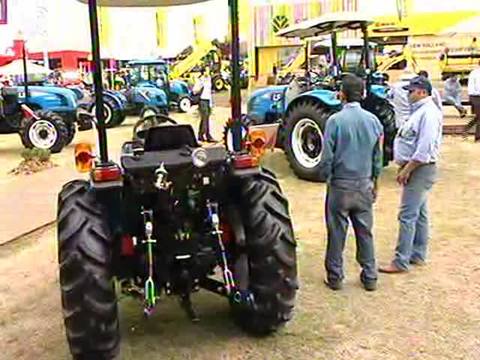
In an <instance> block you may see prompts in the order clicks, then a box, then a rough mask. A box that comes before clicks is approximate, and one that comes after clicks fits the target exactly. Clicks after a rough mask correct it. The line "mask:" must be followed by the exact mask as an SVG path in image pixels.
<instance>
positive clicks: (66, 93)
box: [28, 86, 77, 108]
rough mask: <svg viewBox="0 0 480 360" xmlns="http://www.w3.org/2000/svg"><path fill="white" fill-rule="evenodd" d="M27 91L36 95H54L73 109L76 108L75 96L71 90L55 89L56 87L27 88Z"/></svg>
mask: <svg viewBox="0 0 480 360" xmlns="http://www.w3.org/2000/svg"><path fill="white" fill-rule="evenodd" d="M28 89H29V91H32V93H37V94H39V95H40V94H51V95H56V96H58V97H59V98H63V99H65V100H64V101H66V103H68V105H69V106H72V107H73V108H76V106H77V95H76V94H75V92H74V91H73V90H70V89H65V88H61V87H56V86H29V87H28Z"/></svg>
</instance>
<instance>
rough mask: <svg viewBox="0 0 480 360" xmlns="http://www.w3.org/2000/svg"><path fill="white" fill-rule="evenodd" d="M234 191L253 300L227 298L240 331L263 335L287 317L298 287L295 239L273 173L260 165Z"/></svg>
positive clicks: (291, 309) (283, 322) (277, 326)
mask: <svg viewBox="0 0 480 360" xmlns="http://www.w3.org/2000/svg"><path fill="white" fill-rule="evenodd" d="M239 195H240V204H241V206H240V214H241V217H242V220H243V224H244V228H245V235H246V246H245V250H244V251H245V252H246V256H247V258H248V268H249V271H248V272H249V274H248V282H249V284H248V291H249V292H250V293H251V294H252V295H253V304H251V305H252V306H243V305H240V304H237V303H235V302H234V301H232V312H233V316H234V319H235V321H236V322H237V323H238V325H239V326H240V327H241V328H243V329H244V330H245V331H247V332H249V333H251V334H253V335H268V334H270V333H273V332H275V331H276V330H278V329H279V328H280V327H281V326H283V325H285V323H286V322H287V321H289V320H290V319H291V318H292V315H293V307H294V302H295V295H296V291H297V289H298V283H297V260H296V241H295V237H294V234H293V227H292V222H291V220H290V215H289V210H288V201H287V199H286V198H285V196H284V195H283V194H282V192H281V190H280V185H279V184H278V182H277V179H276V178H275V175H273V174H272V173H271V172H269V171H267V170H265V169H262V170H261V172H260V174H258V175H256V176H255V177H253V178H250V179H246V180H244V182H243V183H242V184H241V191H240V193H239ZM238 256H242V251H239V252H238V254H237V257H238ZM237 260H238V258H237Z"/></svg>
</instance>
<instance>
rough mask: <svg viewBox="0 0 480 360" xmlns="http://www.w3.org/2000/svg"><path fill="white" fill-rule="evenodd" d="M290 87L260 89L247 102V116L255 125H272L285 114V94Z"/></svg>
mask: <svg viewBox="0 0 480 360" xmlns="http://www.w3.org/2000/svg"><path fill="white" fill-rule="evenodd" d="M287 89H288V85H281V86H269V87H266V88H263V89H259V90H257V91H255V92H253V94H252V95H251V96H250V98H249V99H248V102H247V115H248V117H249V119H251V120H252V121H253V122H254V123H255V124H264V123H271V122H274V121H276V120H278V119H280V118H281V117H282V116H283V113H284V112H285V107H286V104H285V93H286V91H287Z"/></svg>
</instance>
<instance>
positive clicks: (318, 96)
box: [285, 89, 342, 113]
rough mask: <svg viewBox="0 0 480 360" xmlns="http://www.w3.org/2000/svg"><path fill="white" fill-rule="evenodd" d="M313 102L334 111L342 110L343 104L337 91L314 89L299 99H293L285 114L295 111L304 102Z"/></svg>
mask: <svg viewBox="0 0 480 360" xmlns="http://www.w3.org/2000/svg"><path fill="white" fill-rule="evenodd" d="M308 100H310V101H313V102H320V103H322V104H323V105H325V106H326V107H329V108H332V109H340V108H341V106H342V102H341V101H340V99H338V98H337V93H336V92H335V91H331V90H326V89H314V90H310V91H307V92H304V93H302V94H300V95H298V96H297V97H295V98H293V99H292V100H291V101H290V103H289V104H288V106H287V108H286V110H285V113H288V112H289V111H290V110H291V109H293V108H294V107H295V106H296V105H297V104H298V103H300V102H303V101H308Z"/></svg>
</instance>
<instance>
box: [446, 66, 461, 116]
mask: <svg viewBox="0 0 480 360" xmlns="http://www.w3.org/2000/svg"><path fill="white" fill-rule="evenodd" d="M443 98H444V99H445V102H446V103H447V104H451V105H453V106H455V109H457V111H458V113H459V114H460V117H462V118H464V117H465V116H466V115H467V110H465V108H464V107H463V105H462V85H461V84H460V81H459V80H458V76H457V75H455V74H454V75H452V76H450V77H449V78H448V79H447V80H446V81H445V93H444V96H443Z"/></svg>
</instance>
